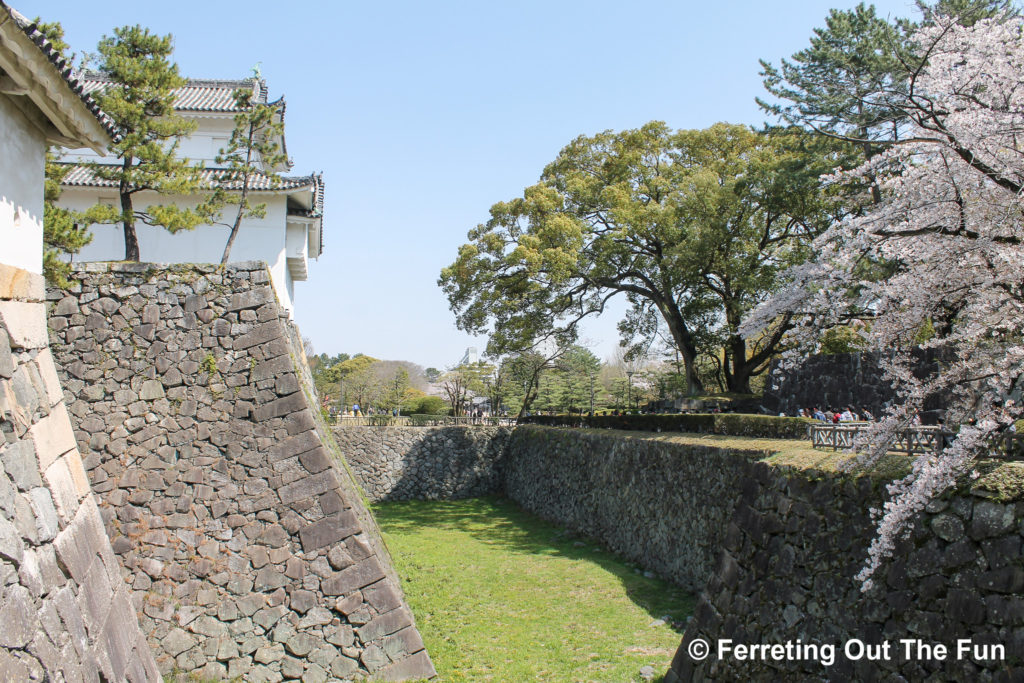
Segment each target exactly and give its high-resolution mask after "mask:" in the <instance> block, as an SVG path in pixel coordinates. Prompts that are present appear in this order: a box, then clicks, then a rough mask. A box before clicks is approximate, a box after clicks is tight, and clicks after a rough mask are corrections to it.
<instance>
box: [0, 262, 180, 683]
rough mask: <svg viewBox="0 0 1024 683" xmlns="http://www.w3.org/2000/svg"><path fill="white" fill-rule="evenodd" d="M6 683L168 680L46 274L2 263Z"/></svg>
mask: <svg viewBox="0 0 1024 683" xmlns="http://www.w3.org/2000/svg"><path fill="white" fill-rule="evenodd" d="M0 464H2V468H0V575H2V581H0V591H2V596H0V624H2V627H0V680H4V681H30V680H31V681H46V680H50V681H61V680H63V681H98V680H100V676H102V677H103V679H104V680H107V681H125V680H128V681H137V682H139V683H141V682H142V681H147V682H151V683H155V682H157V681H159V680H160V674H159V671H158V670H157V666H156V662H155V661H154V660H153V654H152V652H150V650H149V646H148V645H147V644H146V640H145V638H144V637H143V635H142V632H141V631H140V630H139V622H138V619H137V618H136V616H135V609H134V608H133V606H132V602H131V597H130V591H129V590H128V587H127V586H126V585H125V581H124V579H123V578H122V576H121V569H120V566H119V565H118V561H117V559H116V557H115V555H114V552H113V550H112V549H111V546H110V541H109V540H108V538H107V535H106V534H105V533H104V530H103V521H102V519H101V515H100V510H99V508H98V507H97V504H96V499H95V497H94V496H93V494H92V493H91V492H90V490H89V482H88V480H87V478H86V473H85V469H84V468H83V466H82V459H81V457H80V455H79V451H78V448H77V446H76V444H75V437H74V433H73V432H72V429H71V422H70V421H69V419H68V412H67V409H66V407H65V404H64V394H63V391H62V390H61V386H60V382H59V380H58V379H57V371H56V368H55V367H54V363H53V356H52V355H51V353H50V349H49V346H48V343H47V336H46V311H45V306H44V303H43V279H42V277H41V276H39V275H34V274H31V273H28V272H27V271H24V270H18V269H16V268H11V267H9V266H5V265H0Z"/></svg>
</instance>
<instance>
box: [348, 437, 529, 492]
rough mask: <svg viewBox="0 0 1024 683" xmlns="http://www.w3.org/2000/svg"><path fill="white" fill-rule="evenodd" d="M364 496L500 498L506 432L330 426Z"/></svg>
mask: <svg viewBox="0 0 1024 683" xmlns="http://www.w3.org/2000/svg"><path fill="white" fill-rule="evenodd" d="M332 431H333V434H334V439H335V441H336V442H337V444H338V447H339V448H340V449H341V452H342V454H343V455H344V456H345V461H346V462H348V464H349V466H350V467H351V468H352V473H353V474H354V475H355V477H356V480H357V481H358V482H359V483H360V485H361V486H362V488H363V491H364V492H365V493H366V497H367V498H369V500H370V501H371V502H377V501H382V500H457V499H459V498H474V497H477V496H486V495H489V494H492V493H500V492H501V491H502V490H503V488H504V471H503V466H504V455H505V448H506V445H507V442H508V437H509V434H510V433H511V431H512V430H511V428H509V427H472V428H465V427H335V428H334V429H333V430H332Z"/></svg>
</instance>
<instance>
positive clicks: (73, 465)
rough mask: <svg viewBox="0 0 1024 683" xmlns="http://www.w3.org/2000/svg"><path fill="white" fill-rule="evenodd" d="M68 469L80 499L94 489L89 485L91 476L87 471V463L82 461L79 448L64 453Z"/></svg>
mask: <svg viewBox="0 0 1024 683" xmlns="http://www.w3.org/2000/svg"><path fill="white" fill-rule="evenodd" d="M64 461H65V462H66V463H67V466H68V471H69V472H70V473H71V481H73V482H74V484H75V491H76V492H77V493H78V497H79V499H81V498H83V497H85V496H87V495H89V493H91V491H92V489H91V488H90V487H89V476H88V475H87V474H86V473H85V465H84V464H83V463H82V456H81V455H80V454H79V452H78V449H77V448H76V449H74V450H72V451H70V452H68V453H66V454H65V455H64Z"/></svg>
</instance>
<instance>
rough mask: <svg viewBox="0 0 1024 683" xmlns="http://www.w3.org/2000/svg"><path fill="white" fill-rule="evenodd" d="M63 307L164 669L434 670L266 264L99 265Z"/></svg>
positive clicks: (57, 325)
mask: <svg viewBox="0 0 1024 683" xmlns="http://www.w3.org/2000/svg"><path fill="white" fill-rule="evenodd" d="M50 298H51V300H52V310H51V312H50V329H51V335H52V344H53V348H54V349H55V353H56V356H57V364H58V367H59V368H60V369H61V372H62V379H63V381H64V387H65V391H66V400H67V402H68V405H69V406H70V413H71V417H72V423H73V424H74V427H75V431H74V436H75V437H76V438H77V441H78V444H79V447H80V448H81V449H82V452H83V453H85V454H86V457H85V465H86V469H87V471H88V475H89V479H90V481H91V483H92V488H93V491H94V492H96V493H97V494H98V496H99V498H100V513H101V515H102V518H103V521H104V523H105V525H106V530H107V533H108V535H109V537H110V538H111V540H112V545H113V549H114V551H115V552H116V553H117V554H118V555H119V557H120V559H121V562H122V565H123V571H124V576H125V577H126V578H127V579H128V581H130V582H131V586H132V589H133V591H134V594H133V601H134V605H135V608H136V609H137V610H138V613H139V615H140V621H141V626H142V629H143V631H144V632H145V634H146V637H147V638H148V640H149V642H150V643H151V645H152V646H153V648H154V650H155V651H156V652H157V662H158V664H159V666H160V668H161V670H162V671H164V672H168V671H170V670H172V669H178V670H181V671H184V672H195V673H198V674H200V675H202V676H205V677H211V678H232V677H235V676H239V677H242V678H244V679H245V680H246V681H276V680H281V679H282V678H285V679H297V678H301V679H302V680H304V681H327V680H351V679H353V678H360V677H366V676H369V677H370V678H374V679H380V680H402V679H408V678H420V677H427V676H432V675H433V674H434V670H433V667H432V665H431V663H430V659H429V657H428V655H427V653H426V651H425V650H424V649H423V642H422V639H421V638H420V636H419V633H418V631H417V630H416V627H415V624H414V621H413V616H412V614H411V613H410V612H409V610H408V608H407V606H406V605H405V601H404V597H403V595H402V593H401V589H400V587H399V584H398V581H397V578H396V577H395V575H394V572H393V570H392V569H391V565H390V560H389V558H388V555H387V551H386V550H385V549H384V547H383V544H382V542H381V540H380V535H379V532H378V530H377V529H376V526H375V525H374V523H373V520H372V518H371V517H370V515H369V512H368V511H367V510H366V508H365V506H364V504H363V502H362V500H361V498H360V496H359V494H358V490H357V488H356V486H355V484H354V483H353V482H352V481H351V479H350V477H349V475H348V473H347V471H346V470H345V468H344V467H343V464H342V463H341V461H340V458H339V457H338V455H337V447H336V446H335V445H334V444H333V442H332V441H331V440H330V435H329V434H328V432H327V429H326V428H325V426H324V425H323V424H322V422H321V421H320V418H319V410H317V409H316V405H315V402H314V401H313V394H312V390H311V387H309V386H308V384H307V380H308V373H305V372H304V371H303V363H304V361H303V360H302V357H301V350H299V349H298V348H297V347H296V345H295V344H294V339H295V338H297V335H296V334H295V333H294V331H293V330H292V329H290V328H289V323H288V319H287V314H286V312H285V311H284V310H283V309H282V307H281V306H280V305H279V303H278V302H277V300H276V298H275V296H274V293H273V290H272V288H271V286H270V280H269V274H268V271H267V269H266V266H265V265H263V264H261V263H244V264H235V265H231V266H227V267H223V268H218V267H214V266H158V265H153V264H133V263H123V264H102V263H98V264H87V265H85V266H84V268H81V269H79V270H77V271H76V272H75V273H74V274H73V283H72V286H71V287H70V288H69V289H68V290H66V291H52V292H51V293H50Z"/></svg>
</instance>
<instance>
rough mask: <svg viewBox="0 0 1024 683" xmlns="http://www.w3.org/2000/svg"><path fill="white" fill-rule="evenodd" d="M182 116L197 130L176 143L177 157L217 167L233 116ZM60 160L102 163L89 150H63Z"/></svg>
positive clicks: (109, 158)
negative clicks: (219, 152)
mask: <svg viewBox="0 0 1024 683" xmlns="http://www.w3.org/2000/svg"><path fill="white" fill-rule="evenodd" d="M179 113H180V112H179ZM182 116H183V117H184V118H186V119H189V120H192V121H195V122H196V124H197V128H196V131H195V132H194V133H192V135H190V136H188V137H187V138H183V139H182V140H181V141H180V142H179V143H178V156H179V157H185V158H187V159H188V160H189V161H190V162H195V163H198V162H202V164H203V165H204V166H208V167H214V166H217V164H216V162H215V161H214V158H215V157H216V156H217V153H218V151H219V150H221V149H222V148H224V147H227V144H228V139H229V138H230V137H231V131H232V130H233V129H234V127H235V120H234V115H233V114H223V115H219V114H211V115H203V116H190V115H188V114H182ZM62 158H63V160H64V161H103V157H100V156H99V155H98V154H96V152H94V151H92V150H91V149H71V150H64V152H63V156H62ZM106 161H107V163H116V159H114V158H113V157H109V156H108V157H107V158H106Z"/></svg>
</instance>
